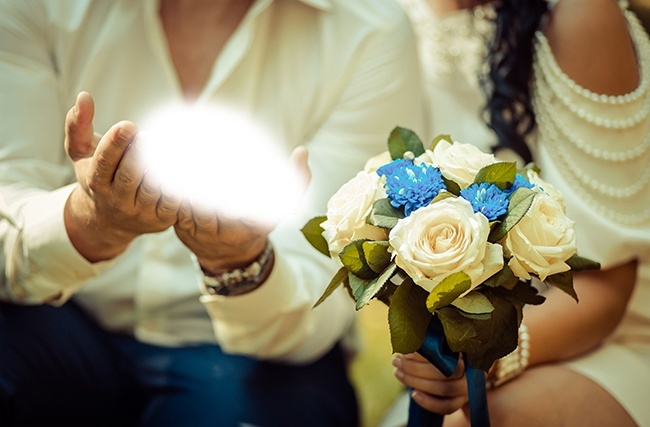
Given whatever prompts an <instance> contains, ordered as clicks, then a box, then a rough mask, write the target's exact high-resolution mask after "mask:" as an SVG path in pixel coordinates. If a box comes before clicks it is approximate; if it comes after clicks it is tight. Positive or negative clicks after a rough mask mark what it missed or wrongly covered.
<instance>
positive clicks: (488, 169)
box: [474, 162, 517, 190]
mask: <svg viewBox="0 0 650 427" xmlns="http://www.w3.org/2000/svg"><path fill="white" fill-rule="evenodd" d="M515 176H517V163H516V162H499V163H493V164H491V165H487V166H485V167H483V168H481V170H480V171H478V173H477V174H476V177H474V183H476V184H479V183H481V182H488V183H491V184H495V185H496V186H497V187H499V188H500V189H502V190H505V189H507V188H509V187H510V186H511V185H512V183H513V182H515Z"/></svg>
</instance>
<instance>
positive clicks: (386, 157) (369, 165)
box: [363, 151, 393, 173]
mask: <svg viewBox="0 0 650 427" xmlns="http://www.w3.org/2000/svg"><path fill="white" fill-rule="evenodd" d="M392 161H393V159H392V157H391V156H390V153H389V152H388V151H384V152H383V153H381V154H378V155H376V156H374V157H371V158H370V159H369V160H368V161H367V162H366V165H365V166H364V168H363V171H364V172H368V173H370V172H376V171H377V169H379V168H380V167H382V166H384V165H386V164H388V163H390V162H392Z"/></svg>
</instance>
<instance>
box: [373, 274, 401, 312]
mask: <svg viewBox="0 0 650 427" xmlns="http://www.w3.org/2000/svg"><path fill="white" fill-rule="evenodd" d="M396 290H397V285H396V284H394V283H393V282H392V281H391V280H388V281H387V282H386V283H385V284H384V286H382V287H381V288H379V292H377V294H375V298H376V299H378V300H379V301H381V302H383V303H384V304H386V306H387V307H388V306H390V302H391V300H392V299H393V295H394V294H395V291H396Z"/></svg>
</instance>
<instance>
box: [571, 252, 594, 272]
mask: <svg viewBox="0 0 650 427" xmlns="http://www.w3.org/2000/svg"><path fill="white" fill-rule="evenodd" d="M566 263H567V264H568V265H569V267H571V271H585V270H599V269H600V263H599V262H596V261H592V260H590V259H589V258H584V257H581V256H578V254H575V255H573V256H572V257H571V258H569V259H568V260H567V261H566Z"/></svg>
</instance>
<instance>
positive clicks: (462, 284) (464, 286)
mask: <svg viewBox="0 0 650 427" xmlns="http://www.w3.org/2000/svg"><path fill="white" fill-rule="evenodd" d="M471 286H472V279H471V278H470V277H469V276H468V275H467V274H466V273H463V272H462V271H459V272H457V273H452V274H450V275H449V276H447V277H445V278H444V279H443V280H442V282H440V283H438V284H437V285H436V287H435V288H433V290H432V291H431V293H430V294H429V296H428V297H427V309H428V310H429V311H430V312H431V313H434V312H435V311H436V310H437V309H439V308H441V307H444V306H446V305H449V304H451V303H452V302H453V301H454V300H455V299H456V298H458V297H459V296H460V295H462V294H463V292H465V291H467V290H469V288H470V287H471Z"/></svg>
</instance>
